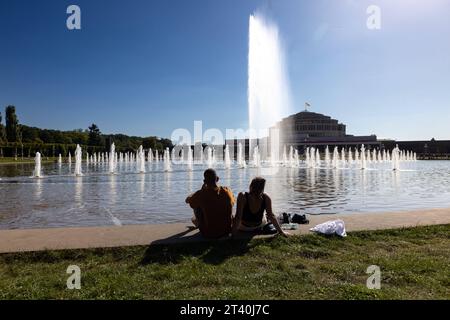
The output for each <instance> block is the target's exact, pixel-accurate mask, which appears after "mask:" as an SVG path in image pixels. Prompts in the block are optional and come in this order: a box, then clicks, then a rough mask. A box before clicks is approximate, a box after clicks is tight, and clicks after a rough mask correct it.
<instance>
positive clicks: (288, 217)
mask: <svg viewBox="0 0 450 320" xmlns="http://www.w3.org/2000/svg"><path fill="white" fill-rule="evenodd" d="M291 221H292V220H291V215H290V214H289V213H286V212H283V223H291Z"/></svg>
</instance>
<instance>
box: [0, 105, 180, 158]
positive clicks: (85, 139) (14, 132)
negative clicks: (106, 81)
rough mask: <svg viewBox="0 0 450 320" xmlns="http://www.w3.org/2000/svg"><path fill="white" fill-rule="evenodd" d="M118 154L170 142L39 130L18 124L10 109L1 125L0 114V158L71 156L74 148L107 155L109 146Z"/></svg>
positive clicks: (90, 130)
mask: <svg viewBox="0 0 450 320" xmlns="http://www.w3.org/2000/svg"><path fill="white" fill-rule="evenodd" d="M113 142H114V144H115V146H116V150H117V151H118V152H132V151H136V150H137V149H138V148H139V146H140V145H142V146H143V147H144V148H145V149H149V148H152V149H153V150H159V151H162V150H163V149H165V148H167V147H168V148H170V149H171V148H172V147H173V144H172V141H171V140H170V139H165V138H160V137H156V136H150V137H137V136H128V135H125V134H103V133H102V132H101V131H100V128H99V127H98V126H97V125H96V124H95V123H93V124H91V125H90V126H89V127H88V128H87V129H77V130H70V131H61V130H51V129H41V128H36V127H30V126H27V125H23V124H20V123H19V119H18V117H17V114H16V108H15V107H14V106H7V107H6V108H5V124H3V118H2V114H1V112H0V156H18V155H21V156H23V157H27V156H28V157H30V156H34V154H35V153H36V152H37V151H39V152H41V153H43V154H45V155H46V156H57V155H58V154H60V153H61V154H62V155H63V156H66V155H67V154H68V153H69V152H71V153H72V154H73V151H74V150H75V147H76V145H77V144H79V145H80V146H82V147H84V149H85V150H86V151H88V152H90V153H92V152H106V151H109V148H110V145H111V143H113Z"/></svg>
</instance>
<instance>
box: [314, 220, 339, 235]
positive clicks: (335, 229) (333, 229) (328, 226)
mask: <svg viewBox="0 0 450 320" xmlns="http://www.w3.org/2000/svg"><path fill="white" fill-rule="evenodd" d="M309 230H310V231H314V232H317V233H323V234H337V235H338V236H341V237H346V236H347V233H346V232H345V223H344V221H342V220H332V221H327V222H324V223H321V224H318V225H317V226H315V227H314V228H311V229H309Z"/></svg>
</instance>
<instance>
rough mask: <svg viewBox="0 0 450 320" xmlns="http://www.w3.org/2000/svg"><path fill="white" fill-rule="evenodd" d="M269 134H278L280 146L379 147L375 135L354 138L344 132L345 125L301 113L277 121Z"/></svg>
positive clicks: (299, 147)
mask: <svg viewBox="0 0 450 320" xmlns="http://www.w3.org/2000/svg"><path fill="white" fill-rule="evenodd" d="M270 134H271V135H274V134H278V135H279V141H280V146H284V145H286V146H293V147H294V148H297V149H302V147H309V146H315V147H318V148H321V147H323V148H324V147H325V146H327V145H328V146H330V147H331V146H344V147H355V146H358V145H362V144H364V145H366V146H368V148H371V147H375V148H379V147H380V142H379V141H378V140H377V136H376V135H367V136H354V135H349V134H347V132H346V125H345V124H343V123H340V122H339V121H338V120H336V119H333V118H331V117H329V116H326V115H323V114H320V113H315V112H309V111H306V110H305V111H302V112H299V113H296V114H294V115H291V116H289V117H287V118H284V119H282V120H281V121H279V122H278V123H277V124H276V125H275V126H274V127H272V128H271V129H270Z"/></svg>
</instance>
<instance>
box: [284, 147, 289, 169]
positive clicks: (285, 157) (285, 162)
mask: <svg viewBox="0 0 450 320" xmlns="http://www.w3.org/2000/svg"><path fill="white" fill-rule="evenodd" d="M287 162H288V160H287V153H286V145H284V146H283V166H287Z"/></svg>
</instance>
